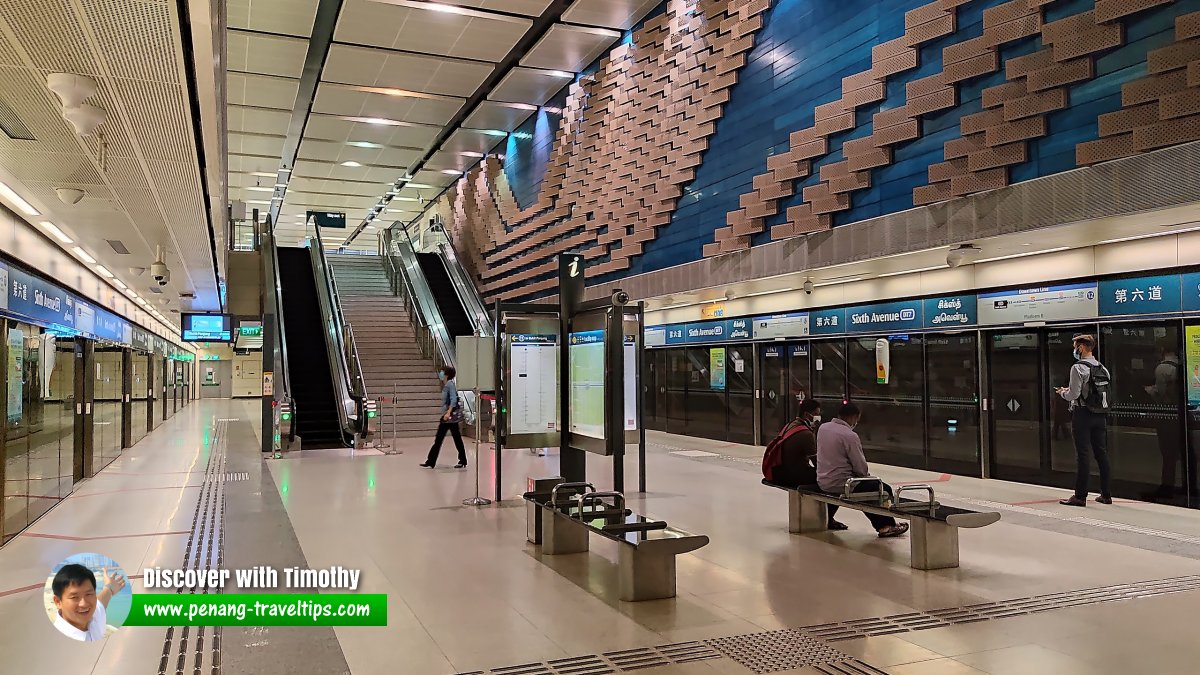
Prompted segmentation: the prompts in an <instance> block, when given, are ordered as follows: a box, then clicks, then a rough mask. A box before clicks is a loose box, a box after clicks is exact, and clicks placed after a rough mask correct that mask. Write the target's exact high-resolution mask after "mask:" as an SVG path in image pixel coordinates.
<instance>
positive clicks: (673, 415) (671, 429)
mask: <svg viewBox="0 0 1200 675" xmlns="http://www.w3.org/2000/svg"><path fill="white" fill-rule="evenodd" d="M664 351H665V352H666V361H667V373H666V394H665V396H664V397H663V403H664V407H665V410H664V411H663V413H664V415H665V418H666V419H665V430H666V431H667V433H671V434H685V433H687V424H688V419H687V390H688V377H689V370H688V360H687V350H686V349H667V350H664Z"/></svg>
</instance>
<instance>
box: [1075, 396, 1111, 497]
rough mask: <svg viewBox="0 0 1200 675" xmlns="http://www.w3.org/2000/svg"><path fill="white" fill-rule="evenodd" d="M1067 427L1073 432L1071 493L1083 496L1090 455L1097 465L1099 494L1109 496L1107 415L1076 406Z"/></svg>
mask: <svg viewBox="0 0 1200 675" xmlns="http://www.w3.org/2000/svg"><path fill="white" fill-rule="evenodd" d="M1071 430H1072V431H1073V432H1074V434H1075V460H1076V467H1075V496H1076V497H1078V498H1079V499H1087V495H1088V484H1089V483H1090V482H1091V477H1092V457H1093V456H1094V457H1095V458H1096V465H1097V466H1099V467H1100V496H1101V497H1111V496H1112V492H1111V491H1110V489H1109V488H1110V485H1109V481H1110V479H1111V473H1112V471H1111V469H1110V468H1109V466H1108V416H1107V415H1105V414H1103V413H1094V412H1092V411H1091V410H1088V409H1087V408H1082V407H1080V408H1076V409H1075V410H1074V411H1073V412H1072V413H1071Z"/></svg>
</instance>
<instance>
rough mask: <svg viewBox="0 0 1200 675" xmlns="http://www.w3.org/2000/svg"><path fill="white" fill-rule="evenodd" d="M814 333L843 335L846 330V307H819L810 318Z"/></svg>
mask: <svg viewBox="0 0 1200 675" xmlns="http://www.w3.org/2000/svg"><path fill="white" fill-rule="evenodd" d="M808 327H809V331H810V332H811V334H812V335H841V334H843V333H845V332H846V308H844V307H838V308H837V309H819V310H817V311H815V312H812V313H811V314H810V315H809V319H808Z"/></svg>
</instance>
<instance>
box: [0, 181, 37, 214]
mask: <svg viewBox="0 0 1200 675" xmlns="http://www.w3.org/2000/svg"><path fill="white" fill-rule="evenodd" d="M0 197H4V200H5V201H7V202H8V203H9V204H12V205H13V206H15V207H17V209H19V210H20V211H21V212H22V213H24V214H25V215H27V216H40V215H42V214H41V213H39V212H38V210H37V209H35V208H33V206H31V205H30V204H29V202H27V201H25V200H24V199H22V198H21V195H19V194H17V193H16V192H13V190H12V188H10V187H8V186H7V185H5V184H4V183H0Z"/></svg>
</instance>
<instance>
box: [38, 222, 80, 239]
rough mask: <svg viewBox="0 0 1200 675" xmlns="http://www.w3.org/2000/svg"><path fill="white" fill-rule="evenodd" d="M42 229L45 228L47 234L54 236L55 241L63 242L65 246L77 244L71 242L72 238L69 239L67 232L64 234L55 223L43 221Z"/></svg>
mask: <svg viewBox="0 0 1200 675" xmlns="http://www.w3.org/2000/svg"><path fill="white" fill-rule="evenodd" d="M42 227H44V228H45V229H46V231H47V232H49V233H50V234H52V235H54V238H55V239H57V240H59V241H61V242H62V243H64V244H73V243H75V242H73V241H71V238H70V237H68V236H67V234H66V233H65V232H63V231H62V230H60V229H58V226H57V225H55V224H54V223H52V222H50V221H48V220H43V221H42Z"/></svg>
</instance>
